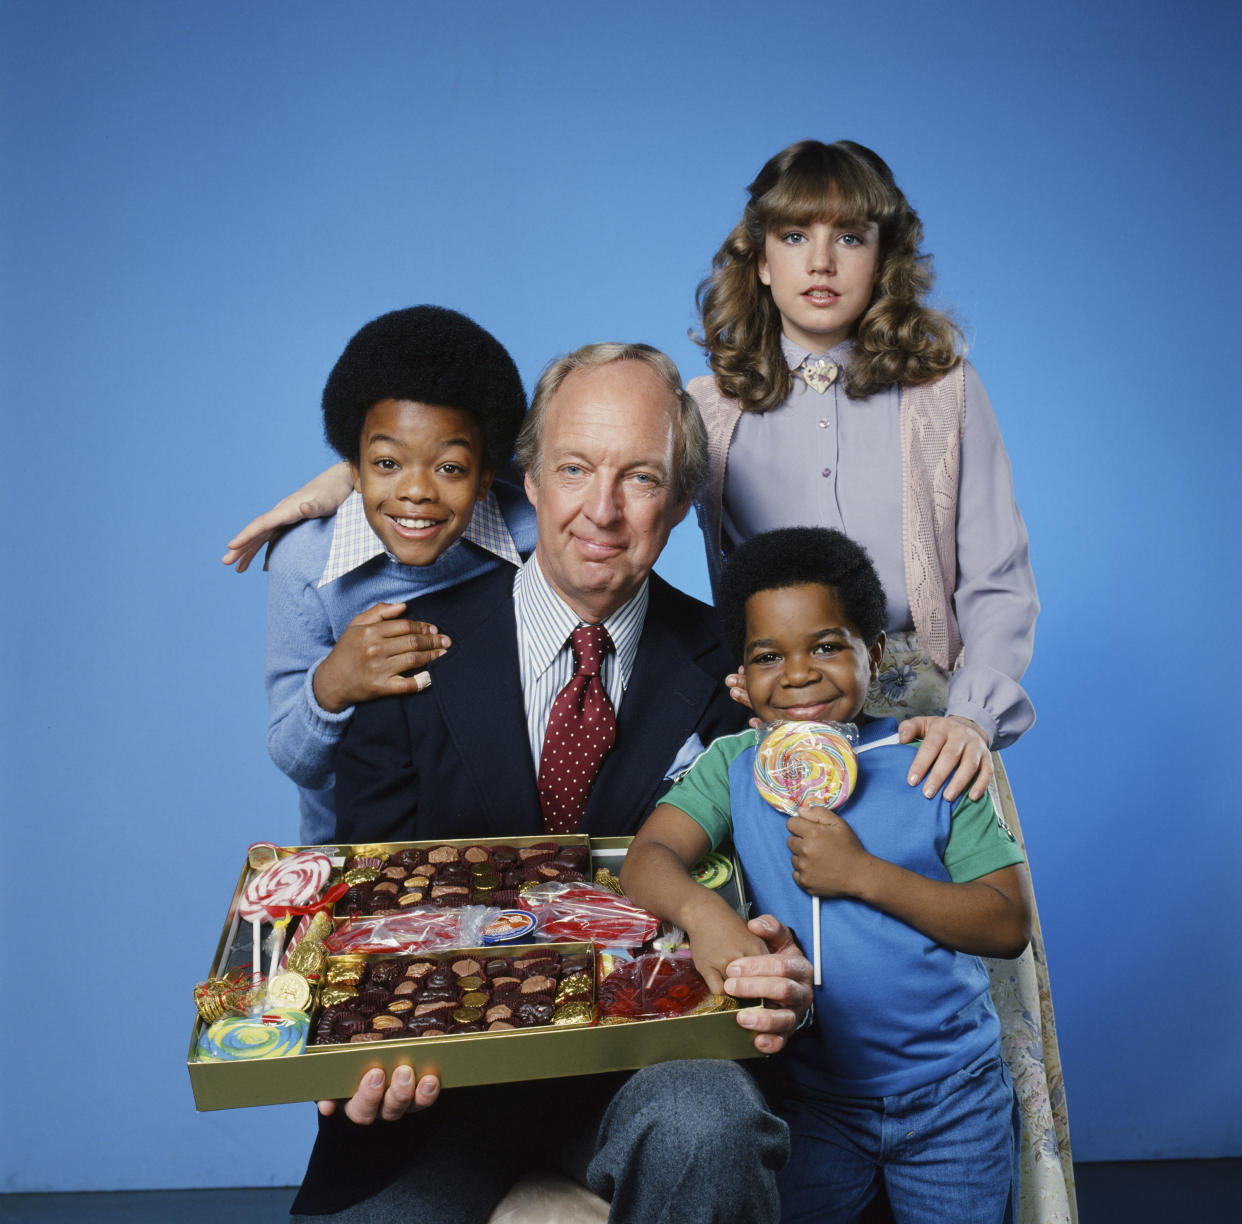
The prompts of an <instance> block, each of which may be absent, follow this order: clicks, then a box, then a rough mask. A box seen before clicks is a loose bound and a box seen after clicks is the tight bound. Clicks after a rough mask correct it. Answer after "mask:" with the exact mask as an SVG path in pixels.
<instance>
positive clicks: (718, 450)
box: [687, 362, 966, 670]
mask: <svg viewBox="0 0 1242 1224" xmlns="http://www.w3.org/2000/svg"><path fill="white" fill-rule="evenodd" d="M687 390H688V391H689V392H690V394H691V395H693V396H694V398H695V401H696V402H697V403H698V405H699V411H700V412H702V414H703V423H704V424H705V425H706V426H707V449H708V458H709V464H708V475H707V480H706V481H705V483H704V485H703V489H702V491H701V493H700V495H699V503H698V510H699V523H700V525H701V526H702V528H703V534H704V536H705V537H706V539H707V564H708V570H709V572H710V575H711V582H712V590H713V591H715V590H716V589H717V587H718V585H719V581H720V570H721V564H722V562H723V559H724V554H723V552H722V549H721V537H720V518H721V503H722V501H723V499H724V477H725V465H726V463H727V461H728V457H729V446H730V444H731V443H732V441H733V433H734V430H735V429H736V428H737V423H738V420H739V419H740V418H741V415H742V410H741V408H740V407H739V406H738V404H737V401H736V400H728V399H725V398H724V396H722V395H721V394H720V392H719V391H718V390H717V388H716V380H715V379H714V378H713V377H712V376H711V375H709V374H705V375H703V376H702V377H699V378H694V379H691V380H690V383H689V385H688V387H687ZM965 414H966V369H965V362H959V363H958V365H957V366H955V367H954V368H953V369H952V370H950V371H949V372H948V373H947V374H945V375H944V376H943V377H942V378H939V379H937V380H936V381H935V382H932V383H925V384H924V385H922V386H919V387H902V389H901V477H902V487H903V490H904V493H903V497H902V528H903V536H904V545H905V554H906V590H907V595H908V598H909V600H910V612H911V615H912V616H913V618H914V627H915V629H916V630H917V631H918V635H919V643H920V644H921V645H922V647H923V649H924V650H926V651H927V653H928V655H929V656H930V657H931V658H932V660H933V661H934V662H935V663H937V664H938V665H939V666H940V667H943V668H944V669H945V670H951V669H952V668H954V667H955V666H957V665H958V663H960V661H961V656H962V635H961V632H960V631H959V629H958V625H957V616H956V615H955V613H954V611H953V591H954V589H955V586H956V583H957V491H958V480H959V477H960V473H961V456H962V426H963V424H964V422H965Z"/></svg>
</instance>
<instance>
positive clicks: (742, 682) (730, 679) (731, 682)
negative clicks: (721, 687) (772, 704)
mask: <svg viewBox="0 0 1242 1224" xmlns="http://www.w3.org/2000/svg"><path fill="white" fill-rule="evenodd" d="M725 688H727V689H728V690H729V696H730V697H732V698H733V700H734V701H736V702H737V703H738V705H741V706H745V707H746V708H747V709H748V710H753V709H754V706H752V705H751V704H750V692H749V691H748V690H747V688H746V673H745V671H743V670H742V668H740V667H739V668H738V669H737V671H735V672H731V673H730V674H729V675H727V676H726V677H725ZM756 721H758V720H756Z"/></svg>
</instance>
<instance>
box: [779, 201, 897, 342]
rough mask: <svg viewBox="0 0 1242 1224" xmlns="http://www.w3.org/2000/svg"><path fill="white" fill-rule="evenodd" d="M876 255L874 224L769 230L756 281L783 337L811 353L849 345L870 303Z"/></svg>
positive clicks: (814, 224)
mask: <svg viewBox="0 0 1242 1224" xmlns="http://www.w3.org/2000/svg"><path fill="white" fill-rule="evenodd" d="M878 256H879V227H878V226H877V225H875V223H874V222H872V223H870V224H867V225H849V224H846V223H845V222H843V221H842V222H836V221H832V222H829V221H812V222H810V223H809V224H807V225H782V226H778V227H777V228H776V229H773V230H769V231H768V235H767V238H766V239H765V240H764V244H763V254H762V255H761V256H760V257H759V264H758V271H759V279H760V281H762V282H763V284H765V285H767V286H768V288H770V289H771V290H772V300H773V301H774V302H775V303H776V308H777V310H779V311H780V315H781V330H782V331H783V332H784V333H785V335H786V337H787V338H788V339H790V340H792V341H793V342H794V343H795V344H798V345H801V347H802V348H804V349H807V350H809V351H810V352H812V353H822V352H824V351H826V350H827V349H830V348H832V346H833V345H834V344H839V343H840V342H841V341H842V340H848V339H849V337H850V336H852V335H853V334H854V325H855V324H856V323H857V322H858V320H859V319H860V318H861V317H862V315H863V313H864V311H866V309H867V307H868V306H869V305H870V303H871V293H872V290H873V289H874V288H875V279H876V272H877V270H878V269H877V264H878Z"/></svg>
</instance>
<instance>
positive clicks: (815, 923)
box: [811, 897, 824, 986]
mask: <svg viewBox="0 0 1242 1224" xmlns="http://www.w3.org/2000/svg"><path fill="white" fill-rule="evenodd" d="M811 927H812V930H813V934H812V935H811V944H812V948H813V949H814V952H813V959H814V962H815V985H816V986H822V985H823V984H824V981H823V978H824V975H823V973H822V972H821V970H820V965H819V898H818V897H812V898H811Z"/></svg>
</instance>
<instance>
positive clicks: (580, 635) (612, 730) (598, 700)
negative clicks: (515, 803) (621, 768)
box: [539, 625, 617, 833]
mask: <svg viewBox="0 0 1242 1224" xmlns="http://www.w3.org/2000/svg"><path fill="white" fill-rule="evenodd" d="M570 643H571V645H572V647H573V652H574V674H573V675H572V676H571V677H570V679H569V683H568V684H567V685H565V687H564V688H563V689H561V691H560V692H559V693H557V695H556V700H555V701H554V702H553V703H552V713H551V715H550V716H549V718H548V730H547V732H546V733H545V735H544V737H543V753H542V755H541V756H540V758H539V805H540V807H541V808H542V809H543V827H544V829H545V831H547V832H548V833H576V832H577V831H578V827H579V825H581V824H582V817H583V815H584V814H585V813H586V806H587V800H588V799H589V798H590V796H591V787H592V786H593V785H594V784H595V777H596V775H597V774H598V773H599V771H600V766H601V765H603V763H604V758H605V757H606V756H607V755H608V754H609V753H610V752H611V751H612V746H613V744H614V743H615V742H616V739H617V716H616V714H615V713H614V712H613V708H612V702H611V701H609V700H608V694H607V692H605V690H604V683H603V681H602V680H601V679H600V676H599V669H600V665H601V664H602V663H603V660H604V656H605V655H606V654H607V653H608V652H609V651H610V650H612V649H613V645H612V638H610V637H609V636H608V630H607V629H605V628H604V626H603V625H579V626H578V628H577V629H575V630H574V631H573V633H572V634H571V635H570Z"/></svg>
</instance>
